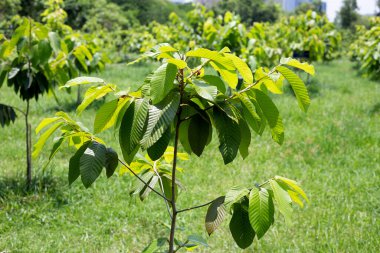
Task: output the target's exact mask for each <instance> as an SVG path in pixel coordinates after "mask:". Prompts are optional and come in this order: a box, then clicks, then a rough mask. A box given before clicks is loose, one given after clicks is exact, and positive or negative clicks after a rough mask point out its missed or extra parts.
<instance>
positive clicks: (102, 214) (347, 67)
mask: <svg viewBox="0 0 380 253" xmlns="http://www.w3.org/2000/svg"><path fill="white" fill-rule="evenodd" d="M153 67H154V66H152V65H150V64H142V65H139V66H125V65H112V66H110V67H108V68H107V70H106V71H105V72H104V73H100V74H99V76H101V77H103V78H105V79H106V80H107V81H109V82H113V83H116V84H119V85H122V86H123V87H126V86H128V85H132V86H133V87H136V86H137V85H138V84H139V83H141V80H142V78H143V77H144V76H145V75H146V74H147V73H149V72H150V71H151V70H152V68H153ZM316 72H317V77H316V79H315V80H312V81H313V82H312V83H313V85H312V87H311V89H312V90H313V93H312V104H311V106H310V109H309V112H308V113H307V114H304V113H302V112H301V110H299V108H298V106H297V102H296V100H295V98H294V97H293V96H292V95H291V93H290V92H287V94H286V95H284V96H280V97H277V98H276V99H275V102H276V104H277V105H278V107H279V109H280V112H281V113H282V116H283V119H284V125H285V136H286V137H285V143H284V144H283V145H282V146H279V145H277V144H276V143H274V142H273V141H272V140H271V139H270V134H269V133H268V132H266V133H265V134H264V135H263V136H262V137H256V136H255V137H253V140H252V142H253V144H252V145H251V147H250V156H249V157H248V158H246V159H245V160H242V159H241V158H238V159H237V160H236V161H234V162H233V163H232V164H230V165H228V166H224V165H223V162H222V159H221V156H220V154H219V153H218V149H217V141H216V140H215V136H214V140H213V142H212V144H211V146H209V147H208V148H207V149H206V151H205V153H204V155H203V156H202V157H201V158H197V157H195V156H194V155H192V156H191V159H190V161H187V162H182V163H181V167H183V168H184V172H183V173H181V174H180V179H181V181H182V183H183V184H184V185H185V189H184V190H183V191H182V192H181V195H180V196H179V202H178V205H179V207H180V208H185V207H189V206H192V205H195V204H201V203H204V202H207V201H209V200H211V199H214V198H216V197H218V196H220V195H223V194H225V192H226V190H227V189H229V188H230V187H232V186H234V185H243V186H251V185H252V184H254V183H256V182H263V181H265V180H266V179H268V178H270V177H272V176H274V175H281V176H285V177H289V178H293V179H295V180H297V181H299V182H300V183H301V184H302V187H303V188H304V189H305V191H306V192H307V194H308V196H309V199H310V203H309V204H308V205H306V207H305V208H304V209H301V208H295V211H294V215H293V222H292V224H290V225H288V226H287V225H286V224H285V222H284V220H283V218H282V217H281V216H280V215H278V214H276V217H277V219H276V222H275V224H274V226H273V227H272V228H271V229H270V230H269V232H268V233H267V234H266V235H265V236H264V238H262V239H261V240H260V241H257V240H256V239H255V241H254V244H253V246H251V247H250V248H249V249H248V250H246V251H241V250H239V249H238V248H237V246H236V245H235V243H234V241H233V239H232V237H231V235H230V233H229V230H228V222H225V223H224V225H223V227H222V228H220V229H218V230H217V231H216V232H215V233H214V234H213V235H212V236H211V237H209V238H207V239H208V243H209V245H210V247H209V248H200V249H198V250H196V252H377V250H378V246H379V245H380V237H379V234H380V222H379V213H380V209H379V207H380V198H379V192H380V189H379V188H380V187H379V182H380V156H379V154H380V117H379V115H380V112H379V108H380V107H379V104H378V103H379V102H380V101H379V95H380V86H379V83H375V82H371V81H368V80H365V79H363V78H361V77H359V76H357V75H356V72H355V70H354V69H352V65H351V63H349V62H348V61H346V60H337V61H334V62H332V63H328V64H316ZM57 92H58V94H59V99H60V103H61V107H62V108H63V109H64V110H70V111H71V112H70V113H71V115H73V116H74V117H76V118H78V120H80V121H82V122H83V123H84V124H85V125H86V126H88V127H89V128H90V129H91V128H92V121H93V118H94V107H96V106H99V104H98V105H95V106H94V107H92V108H90V109H89V110H88V111H85V112H84V113H83V114H82V115H81V116H80V117H77V116H75V112H74V111H73V106H72V105H73V104H74V102H75V99H74V98H75V95H74V93H75V92H73V93H72V94H66V92H65V91H62V90H60V91H57ZM0 102H8V103H10V104H12V105H16V106H18V107H21V108H22V107H24V105H25V104H24V103H23V102H22V101H21V100H20V99H18V98H17V97H16V96H14V95H13V93H12V91H11V90H10V89H7V88H6V89H4V87H2V88H1V90H0ZM376 105H377V106H376ZM31 106H32V112H31V113H32V116H31V122H32V124H33V126H34V127H35V126H36V125H37V124H38V122H39V121H40V120H41V119H42V118H44V117H48V116H52V115H54V113H55V112H56V110H57V108H58V106H57V103H56V101H55V100H54V98H53V97H52V96H46V97H44V98H42V99H40V100H39V101H38V102H33V103H32V104H31ZM19 116H20V115H19ZM102 137H104V139H105V140H107V142H108V144H109V145H110V146H112V147H115V148H116V147H117V144H118V141H117V135H115V134H114V133H113V132H112V131H109V132H108V133H106V134H103V135H102ZM0 139H1V145H0V224H1V225H0V252H2V251H5V252H80V251H82V252H140V251H141V250H142V249H143V248H144V247H145V246H146V245H147V244H148V243H149V242H150V241H151V240H153V239H155V238H158V237H162V236H167V235H168V231H169V228H168V223H169V219H168V217H167V213H166V211H165V207H164V203H163V202H162V200H161V199H160V198H158V197H156V196H153V195H151V196H149V197H148V199H146V201H144V202H143V203H142V202H140V200H139V199H136V198H134V197H130V196H129V190H130V189H131V186H132V183H133V180H132V178H131V177H130V176H126V175H124V176H118V175H116V176H113V177H112V178H110V179H106V177H105V175H102V176H101V179H99V180H98V181H97V182H96V183H95V184H94V185H93V186H92V187H91V188H89V189H87V190H86V189H84V187H83V186H82V185H81V184H80V182H79V181H78V182H76V183H74V185H72V186H71V187H69V186H68V183H67V171H68V160H69V158H70V156H71V155H72V154H73V152H74V150H73V149H69V148H65V149H63V152H60V153H59V154H58V155H57V156H56V158H55V159H54V160H53V161H52V163H51V164H49V165H48V166H47V168H46V169H45V170H44V169H43V167H44V165H45V164H46V162H47V159H48V155H49V150H46V152H44V153H42V154H41V155H40V156H39V157H38V158H37V159H35V160H34V167H35V171H34V175H35V176H36V183H35V185H34V191H33V192H32V193H25V192H23V190H22V185H23V181H24V178H23V177H24V174H25V152H24V125H23V120H22V118H21V116H20V118H18V119H17V121H16V123H15V124H14V125H11V126H9V127H6V128H4V129H1V128H0ZM35 140H36V136H35V134H34V135H33V141H35ZM47 147H49V149H50V147H51V142H50V143H48V144H47ZM119 154H120V152H119ZM205 212H206V209H205V208H203V209H197V210H196V211H193V212H187V213H182V214H180V215H179V222H178V224H179V229H178V232H177V234H178V235H179V236H186V235H189V234H193V233H197V234H202V235H203V236H204V237H205V238H206V237H208V236H207V235H206V232H205V230H204V225H203V222H204V216H205Z"/></svg>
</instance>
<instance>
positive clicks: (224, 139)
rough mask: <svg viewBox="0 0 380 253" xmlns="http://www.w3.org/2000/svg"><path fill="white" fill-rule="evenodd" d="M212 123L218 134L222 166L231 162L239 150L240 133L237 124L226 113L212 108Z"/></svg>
mask: <svg viewBox="0 0 380 253" xmlns="http://www.w3.org/2000/svg"><path fill="white" fill-rule="evenodd" d="M213 111H214V123H215V128H216V130H217V132H218V139H219V151H220V153H221V154H222V157H223V161H224V164H228V163H230V162H232V161H233V160H234V159H235V157H236V155H237V152H238V150H239V146H240V138H241V136H240V131H236V129H239V125H238V123H237V122H236V121H235V120H233V119H231V118H230V117H229V116H228V115H227V114H226V112H224V111H223V110H221V109H219V108H218V107H214V109H213Z"/></svg>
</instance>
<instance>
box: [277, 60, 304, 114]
mask: <svg viewBox="0 0 380 253" xmlns="http://www.w3.org/2000/svg"><path fill="white" fill-rule="evenodd" d="M276 70H277V71H278V72H280V74H281V75H283V76H284V77H285V79H286V80H288V82H289V84H290V85H291V86H292V88H293V91H294V93H295V94H296V98H297V100H298V104H299V106H300V108H301V109H302V110H303V111H304V112H306V111H307V109H308V108H309V105H310V97H309V94H308V92H307V88H306V86H305V84H304V82H303V81H302V79H301V78H299V77H298V76H297V75H296V74H295V73H294V72H293V71H291V70H290V69H288V68H286V67H284V66H278V67H276Z"/></svg>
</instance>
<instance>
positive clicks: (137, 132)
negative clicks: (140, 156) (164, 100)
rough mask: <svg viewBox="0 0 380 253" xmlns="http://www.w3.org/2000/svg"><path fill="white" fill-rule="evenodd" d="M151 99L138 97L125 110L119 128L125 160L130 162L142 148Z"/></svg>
mask: <svg viewBox="0 0 380 253" xmlns="http://www.w3.org/2000/svg"><path fill="white" fill-rule="evenodd" d="M148 107H149V101H148V100H147V99H137V100H136V101H134V102H133V103H132V104H131V105H130V106H129V107H128V109H127V111H126V112H125V114H124V116H123V119H122V122H121V124H120V129H119V143H120V147H121V151H122V153H123V157H124V160H125V161H126V162H127V163H128V164H129V163H131V162H132V160H133V158H134V156H135V154H136V153H137V151H138V149H139V148H140V141H141V139H142V137H143V135H144V132H145V129H146V121H147V116H148Z"/></svg>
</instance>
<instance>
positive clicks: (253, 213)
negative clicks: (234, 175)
mask: <svg viewBox="0 0 380 253" xmlns="http://www.w3.org/2000/svg"><path fill="white" fill-rule="evenodd" d="M248 212H249V221H250V223H251V225H252V227H253V229H254V230H255V232H256V234H257V238H258V239H260V238H261V237H263V235H264V234H265V233H266V232H267V231H268V229H269V227H270V226H271V225H272V223H273V222H274V207H273V200H272V197H271V196H270V194H269V193H268V191H267V190H266V189H265V188H260V189H258V188H256V187H254V188H253V189H252V190H251V193H250V195H249V207H248Z"/></svg>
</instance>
